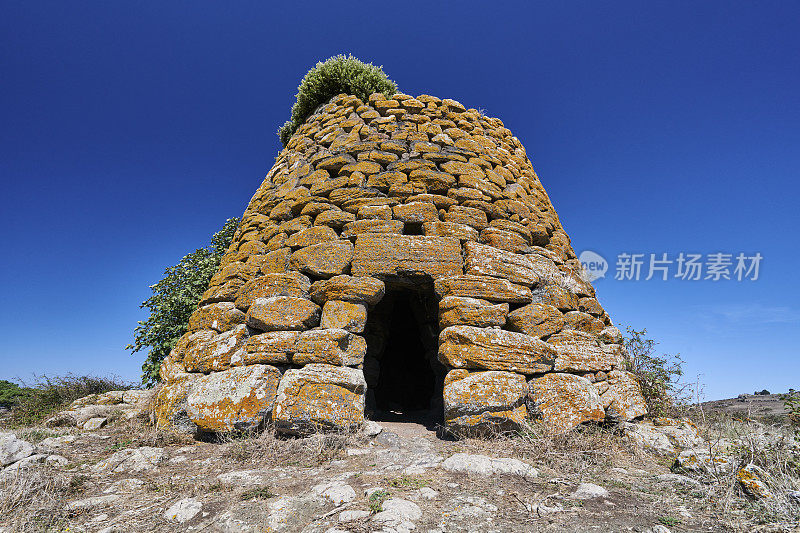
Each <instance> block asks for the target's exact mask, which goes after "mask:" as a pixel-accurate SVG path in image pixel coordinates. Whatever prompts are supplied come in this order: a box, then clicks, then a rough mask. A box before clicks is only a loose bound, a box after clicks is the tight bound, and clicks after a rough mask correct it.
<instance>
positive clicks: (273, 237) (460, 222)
mask: <svg viewBox="0 0 800 533" xmlns="http://www.w3.org/2000/svg"><path fill="white" fill-rule="evenodd" d="M387 286H389V287H405V288H412V289H417V290H428V291H429V292H430V293H431V295H434V294H435V298H437V299H438V305H439V308H438V319H439V324H438V328H437V329H438V331H436V332H434V333H438V340H439V345H438V360H439V362H440V363H441V364H442V365H444V367H445V369H446V370H447V374H446V377H445V378H444V379H443V384H442V387H443V389H442V402H443V404H444V421H445V424H446V426H447V427H448V428H450V429H451V430H453V431H457V432H464V433H481V432H486V431H495V430H511V429H515V428H518V427H519V426H520V425H522V424H523V423H525V421H526V420H528V419H533V420H537V421H540V422H541V423H543V424H545V425H546V427H548V428H549V429H551V430H553V431H563V430H566V429H569V428H571V427H573V426H575V425H576V424H579V423H583V422H586V421H598V420H602V419H604V418H606V417H614V418H618V419H625V420H629V419H632V418H635V417H638V416H641V415H643V414H644V412H645V408H644V402H643V399H642V396H641V392H640V390H639V387H638V385H637V383H636V381H635V379H634V378H633V376H631V375H630V374H628V373H626V372H624V371H623V369H622V368H621V357H622V354H623V347H622V345H621V342H622V339H621V335H620V332H619V330H617V328H615V327H614V326H613V325H612V322H611V320H610V318H609V316H608V314H607V313H606V312H605V311H604V310H603V308H602V306H601V305H600V304H599V302H598V301H597V299H596V298H595V291H594V289H593V288H592V286H591V284H590V283H588V282H587V281H585V279H584V278H583V277H582V276H581V269H580V264H579V262H578V260H577V258H576V256H575V253H574V251H573V249H572V247H571V245H570V240H569V237H568V236H567V234H566V233H565V231H564V229H563V228H562V226H561V223H560V222H559V219H558V216H557V215H556V212H555V209H554V208H553V205H552V204H551V202H550V199H549V198H548V196H547V194H546V193H545V191H544V188H543V187H542V185H541V183H540V182H539V179H538V177H537V176H536V173H535V172H534V171H533V168H532V166H531V162H530V161H529V159H528V157H527V155H526V152H525V149H524V148H523V146H522V145H521V144H520V142H519V140H518V139H517V138H516V137H514V136H513V135H512V134H511V132H510V131H509V130H508V129H506V128H505V127H504V126H503V123H502V122H501V121H500V120H499V119H497V118H489V117H486V116H484V115H483V114H481V113H479V112H478V111H476V110H474V109H465V108H464V106H462V105H461V104H460V103H458V102H456V101H454V100H449V99H439V98H436V97H433V96H427V95H422V96H418V97H416V98H413V97H411V96H409V95H404V94H396V95H394V96H393V97H392V98H391V99H388V100H387V99H385V98H384V97H383V96H382V95H379V94H374V95H372V96H371V97H370V98H369V101H368V102H362V101H361V100H359V99H358V98H356V97H354V96H348V95H339V96H337V97H334V98H333V99H332V100H331V101H330V102H329V103H328V104H326V105H323V106H321V107H320V109H318V110H317V111H316V112H315V113H314V114H313V115H312V116H311V117H309V119H308V120H307V121H306V123H305V124H304V125H302V126H301V127H300V128H298V130H297V131H296V133H295V134H294V136H293V137H292V138H291V140H290V141H289V143H288V144H287V146H286V148H285V149H284V150H283V151H282V152H281V153H280V154H279V155H278V157H277V160H276V162H275V165H274V166H273V167H272V169H271V170H270V171H269V173H268V174H267V176H266V178H265V179H264V181H263V183H262V184H261V186H260V187H259V189H258V190H257V191H256V193H255V195H254V196H253V198H252V200H251V201H250V204H249V205H248V207H247V209H246V211H245V212H244V215H243V217H242V222H241V225H240V227H239V229H238V231H237V233H236V236H235V238H234V241H233V243H232V244H231V247H230V249H229V250H228V252H227V254H226V255H225V257H224V258H223V261H222V265H221V267H220V269H219V271H218V272H217V273H216V274H215V275H214V277H213V278H212V279H211V283H210V285H209V287H208V290H207V291H206V292H205V294H204V295H203V299H202V302H201V304H200V307H199V308H198V309H197V311H196V312H195V313H194V315H193V316H192V318H191V321H190V323H189V332H188V333H187V334H186V335H184V336H183V337H182V338H181V339H180V341H179V342H178V343H177V344H176V346H175V348H174V349H173V351H172V353H171V354H170V356H169V357H168V358H167V359H166V360H165V361H164V363H163V365H162V367H161V376H162V378H163V380H164V384H163V386H162V387H161V389H160V390H159V392H158V396H157V414H158V421H159V423H160V424H176V425H179V426H181V427H186V428H198V429H199V430H201V431H225V430H231V429H247V428H253V427H258V426H261V425H262V424H263V423H264V422H265V421H267V420H270V419H271V420H272V421H273V422H274V424H275V427H276V429H277V430H278V431H281V432H286V433H304V432H308V431H311V430H315V429H330V428H343V427H351V426H357V425H359V424H361V423H362V422H363V419H364V405H365V401H364V398H365V393H366V391H367V390H368V385H367V383H368V381H369V380H365V377H364V371H365V369H366V371H367V374H368V376H369V375H371V371H370V368H371V367H373V366H375V365H378V364H379V363H378V362H377V361H376V360H374V359H371V358H370V357H369V356H367V354H368V352H370V353H371V352H372V351H373V350H375V349H377V348H376V345H377V344H378V343H379V342H381V340H380V339H376V338H373V337H371V336H370V335H368V334H366V333H365V326H366V325H367V324H368V323H369V321H370V317H371V313H372V311H373V310H374V308H375V306H376V305H377V304H378V303H379V302H380V301H381V300H382V298H383V297H384V295H385V293H386V291H387ZM435 312H436V310H434V313H435ZM383 340H384V341H385V339H383ZM435 349H436V348H435V346H434V351H435ZM365 358H366V361H365Z"/></svg>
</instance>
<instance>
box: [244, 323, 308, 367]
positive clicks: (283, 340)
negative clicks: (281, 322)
mask: <svg viewBox="0 0 800 533" xmlns="http://www.w3.org/2000/svg"><path fill="white" fill-rule="evenodd" d="M299 338H300V332H299V331H268V332H266V333H262V334H260V335H253V336H252V337H250V338H249V339H247V343H245V345H244V353H242V354H240V359H238V360H236V361H232V363H234V364H237V365H252V364H259V363H270V364H288V363H290V362H291V356H292V354H293V353H294V352H295V351H296V349H297V340H298V339H299Z"/></svg>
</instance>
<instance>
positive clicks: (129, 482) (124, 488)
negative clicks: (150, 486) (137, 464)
mask: <svg viewBox="0 0 800 533" xmlns="http://www.w3.org/2000/svg"><path fill="white" fill-rule="evenodd" d="M142 486H144V481H142V480H141V479H136V478H129V479H120V480H119V481H117V482H116V483H113V484H112V485H111V486H110V487H108V488H107V489H106V490H104V491H103V493H104V494H112V493H116V492H132V491H135V490H138V489H140V488H142Z"/></svg>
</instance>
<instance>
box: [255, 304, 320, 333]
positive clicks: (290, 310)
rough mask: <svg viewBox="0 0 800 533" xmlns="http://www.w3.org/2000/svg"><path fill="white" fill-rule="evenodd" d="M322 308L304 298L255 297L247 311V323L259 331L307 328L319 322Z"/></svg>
mask: <svg viewBox="0 0 800 533" xmlns="http://www.w3.org/2000/svg"><path fill="white" fill-rule="evenodd" d="M321 312H322V310H321V309H320V308H319V306H318V305H317V304H315V303H314V302H312V301H311V300H307V299H305V298H296V297H294V296H273V297H271V298H257V299H256V300H255V302H253V304H252V305H251V306H250V309H249V310H248V311H247V325H248V326H250V327H251V328H253V329H257V330H260V331H287V330H302V329H309V328H312V327H314V326H316V325H318V324H319V318H320V314H321Z"/></svg>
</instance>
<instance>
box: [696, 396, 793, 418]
mask: <svg viewBox="0 0 800 533" xmlns="http://www.w3.org/2000/svg"><path fill="white" fill-rule="evenodd" d="M783 396H784V395H783V394H740V395H739V396H737V397H736V398H728V399H725V400H714V401H711V402H705V403H703V408H704V409H706V410H708V411H709V412H725V413H728V414H730V415H734V416H741V417H746V418H765V417H776V418H779V417H785V416H786V414H787V413H786V408H785V407H784V404H783Z"/></svg>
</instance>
